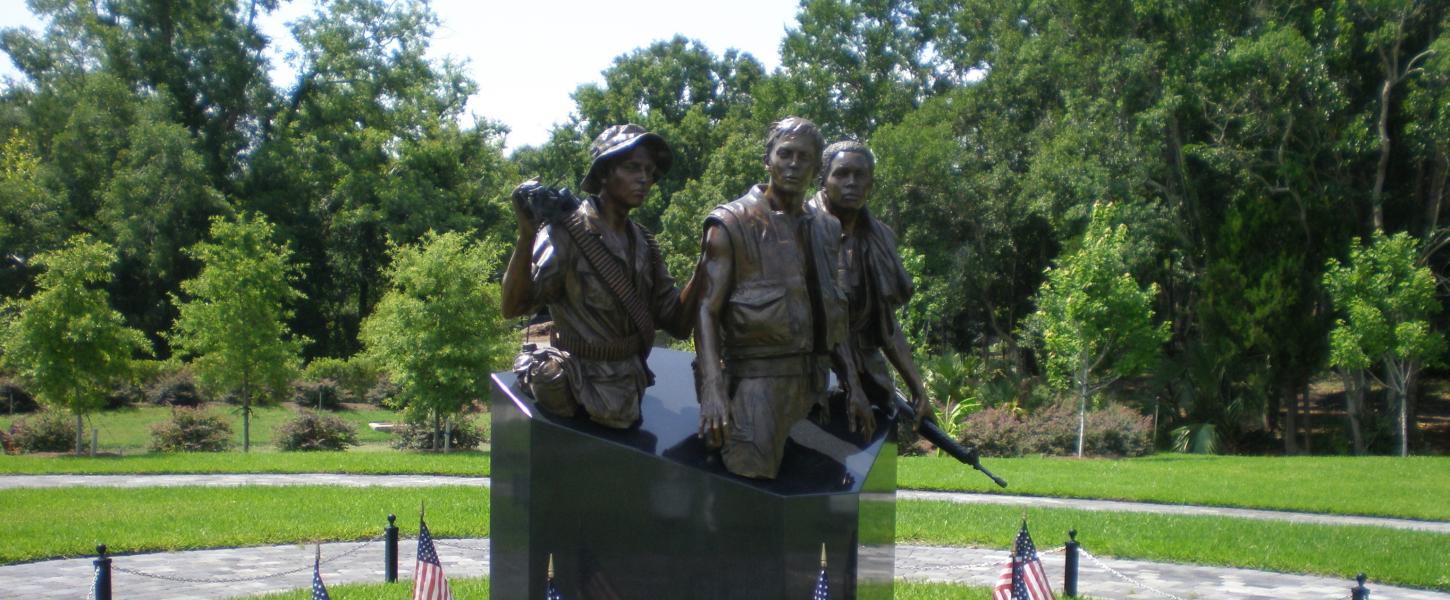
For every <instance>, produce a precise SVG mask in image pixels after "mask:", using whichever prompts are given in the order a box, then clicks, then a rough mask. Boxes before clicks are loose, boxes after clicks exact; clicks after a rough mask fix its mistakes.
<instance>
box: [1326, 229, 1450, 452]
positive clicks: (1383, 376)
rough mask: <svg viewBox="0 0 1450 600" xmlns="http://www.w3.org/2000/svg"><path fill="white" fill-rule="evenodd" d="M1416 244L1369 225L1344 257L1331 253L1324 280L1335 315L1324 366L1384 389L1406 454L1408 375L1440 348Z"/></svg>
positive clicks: (1430, 290)
mask: <svg viewBox="0 0 1450 600" xmlns="http://www.w3.org/2000/svg"><path fill="white" fill-rule="evenodd" d="M1417 246H1418V243H1417V241H1416V240H1415V238H1413V237H1411V236H1410V235H1409V234H1406V233H1403V232H1402V233H1397V234H1395V235H1392V236H1386V235H1385V234H1383V233H1380V232H1378V231H1376V232H1375V233H1374V234H1372V237H1371V238H1370V243H1369V245H1367V246H1366V245H1364V244H1363V243H1362V242H1361V241H1360V240H1359V239H1358V238H1356V239H1355V240H1354V241H1353V242H1352V243H1351V244H1350V247H1349V257H1348V259H1347V260H1346V261H1345V262H1342V263H1341V262H1340V261H1339V260H1336V259H1330V261H1329V268H1328V271H1327V272H1326V273H1325V274H1324V286H1325V288H1326V289H1327V290H1328V292H1329V296H1330V298H1332V299H1333V301H1334V307H1335V308H1336V309H1338V311H1339V313H1340V315H1341V316H1340V318H1338V319H1336V320H1335V322H1334V329H1333V330H1332V331H1331V332H1330V354H1329V357H1330V364H1331V365H1333V366H1337V367H1345V368H1350V369H1361V370H1365V371H1367V372H1368V373H1369V374H1370V375H1371V376H1372V377H1373V378H1374V379H1375V380H1376V381H1378V382H1379V383H1380V385H1383V386H1385V388H1386V389H1388V390H1389V392H1390V396H1391V401H1392V405H1393V406H1394V407H1395V413H1396V415H1395V416H1396V420H1397V421H1398V427H1397V429H1398V431H1397V438H1398V440H1397V441H1398V453H1399V455H1400V456H1409V454H1410V441H1409V438H1410V436H1409V434H1410V423H1413V422H1414V419H1415V418H1414V415H1412V414H1410V410H1409V405H1408V402H1407V399H1408V397H1409V390H1410V389H1411V387H1412V386H1413V384H1414V379H1415V377H1416V375H1418V374H1419V372H1420V371H1421V370H1422V369H1424V367H1425V366H1426V365H1427V364H1431V363H1434V362H1435V361H1437V360H1438V359H1439V357H1440V355H1441V354H1443V353H1444V352H1445V336H1444V335H1442V334H1441V333H1440V332H1438V331H1435V329H1434V326H1433V324H1432V323H1431V318H1432V317H1433V316H1434V315H1435V314H1437V313H1439V312H1440V308H1441V307H1440V303H1439V302H1438V301H1437V300H1436V299H1435V277H1434V275H1433V274H1431V273H1430V270H1429V269H1427V268H1425V267H1423V266H1421V265H1419V264H1417V261H1416V259H1417V257H1418V255H1419V254H1418V247H1417Z"/></svg>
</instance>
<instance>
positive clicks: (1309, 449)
mask: <svg viewBox="0 0 1450 600" xmlns="http://www.w3.org/2000/svg"><path fill="white" fill-rule="evenodd" d="M1299 389H1300V390H1302V393H1301V394H1300V396H1301V397H1302V398H1304V404H1303V406H1304V420H1303V421H1301V424H1300V426H1299V430H1300V431H1303V432H1304V453H1305V454H1313V453H1314V441H1313V440H1314V403H1313V402H1310V401H1309V381H1308V380H1307V379H1306V380H1305V381H1304V383H1303V384H1301V386H1300V388H1299Z"/></svg>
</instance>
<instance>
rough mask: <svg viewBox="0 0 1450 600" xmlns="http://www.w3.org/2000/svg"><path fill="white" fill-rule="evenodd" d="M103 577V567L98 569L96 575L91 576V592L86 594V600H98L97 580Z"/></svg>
mask: <svg viewBox="0 0 1450 600" xmlns="http://www.w3.org/2000/svg"><path fill="white" fill-rule="evenodd" d="M100 577H101V567H99V566H97V567H96V573H95V574H94V575H91V592H90V593H89V594H86V600H96V580H97V579H99V578H100Z"/></svg>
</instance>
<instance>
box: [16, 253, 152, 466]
mask: <svg viewBox="0 0 1450 600" xmlns="http://www.w3.org/2000/svg"><path fill="white" fill-rule="evenodd" d="M34 262H35V264H36V265H38V266H39V267H41V268H42V269H44V270H43V271H42V272H41V273H40V275H39V276H38V277H37V288H38V289H37V291H36V293H35V295H34V296H31V297H30V298H27V299H24V300H20V301H17V302H14V305H13V307H7V309H8V308H13V309H14V312H13V315H12V316H11V317H10V318H9V319H8V322H6V323H4V324H3V325H4V327H3V330H4V332H5V337H4V339H3V340H0V343H3V350H4V352H3V353H0V361H3V363H4V365H5V366H6V368H8V369H11V370H13V371H15V372H16V373H17V374H19V375H20V377H21V379H23V380H24V381H25V382H26V385H27V386H29V388H30V390H31V391H32V392H33V393H34V394H35V396H36V398H37V399H38V400H40V401H41V402H42V403H44V404H46V405H47V406H51V407H55V408H65V409H67V410H70V411H71V412H72V413H74V414H75V417H76V453H77V454H79V453H80V451H81V440H82V438H83V436H82V433H83V432H84V427H83V426H82V417H84V416H85V415H86V414H88V413H91V412H94V411H96V410H98V409H100V408H101V407H102V406H104V404H105V401H106V394H107V393H109V392H110V390H111V388H112V386H114V385H115V384H116V383H118V382H121V381H123V380H125V379H126V378H127V377H129V376H130V375H131V372H132V370H131V364H132V359H133V358H134V357H135V356H136V355H137V354H142V353H146V352H147V351H148V348H147V344H146V337H145V336H144V335H142V334H141V332H139V331H136V330H134V329H131V328H129V327H126V326H125V324H124V322H123V320H122V318H121V314H120V313H118V312H116V311H115V310H112V309H111V307H110V303H109V300H108V298H107V295H106V291H105V287H104V286H105V285H106V284H107V283H109V282H110V280H111V265H112V264H113V263H115V262H116V252H115V250H113V249H112V248H111V247H110V246H109V245H107V244H106V243H104V242H99V241H95V240H93V239H91V237H90V236H87V235H79V236H75V237H72V238H71V239H69V240H67V241H66V243H65V246H64V247H63V248H61V249H59V250H54V251H51V252H44V253H41V254H39V255H37V256H36V257H35V259H34ZM5 312H10V311H9V310H7V311H5Z"/></svg>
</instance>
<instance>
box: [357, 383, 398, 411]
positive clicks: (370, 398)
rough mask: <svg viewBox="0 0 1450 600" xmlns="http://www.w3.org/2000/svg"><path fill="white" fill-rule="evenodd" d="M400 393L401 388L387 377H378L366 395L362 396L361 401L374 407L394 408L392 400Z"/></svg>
mask: <svg viewBox="0 0 1450 600" xmlns="http://www.w3.org/2000/svg"><path fill="white" fill-rule="evenodd" d="M402 391H403V390H402V388H399V387H398V386H397V385H396V384H394V383H393V382H392V380H390V379H388V378H387V377H378V380H377V382H376V383H374V384H373V387H370V388H368V392H367V394H366V395H365V396H363V401H364V402H367V403H368V404H372V405H376V406H395V405H394V403H393V400H394V399H395V398H397V397H398V394H400V393H402Z"/></svg>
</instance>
